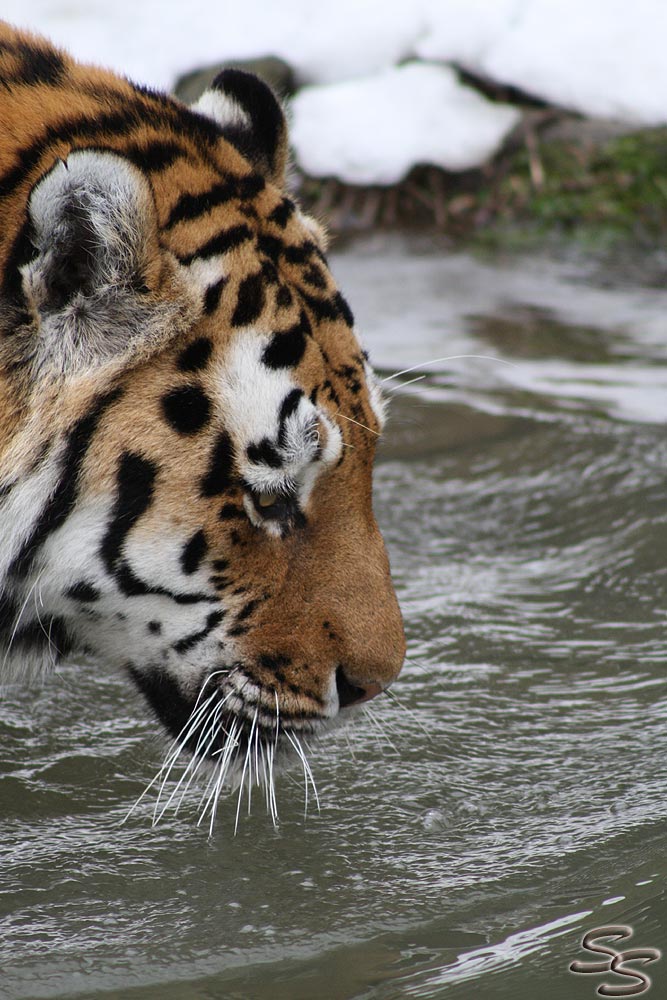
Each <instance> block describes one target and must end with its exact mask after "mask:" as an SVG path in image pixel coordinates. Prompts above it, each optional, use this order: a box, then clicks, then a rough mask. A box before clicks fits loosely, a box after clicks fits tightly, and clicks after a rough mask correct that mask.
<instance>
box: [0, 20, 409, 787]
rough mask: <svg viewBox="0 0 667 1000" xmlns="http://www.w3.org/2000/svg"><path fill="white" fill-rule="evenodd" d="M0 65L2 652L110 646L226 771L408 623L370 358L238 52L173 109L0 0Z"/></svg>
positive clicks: (343, 713) (266, 756)
mask: <svg viewBox="0 0 667 1000" xmlns="http://www.w3.org/2000/svg"><path fill="white" fill-rule="evenodd" d="M0 84H1V89H0V205H1V211H2V231H1V232H0V282H1V288H0V662H1V663H2V670H1V671H0V674H1V675H2V676H3V677H4V678H5V679H7V678H10V677H11V678H12V680H13V681H16V680H17V679H18V680H20V679H21V677H23V676H24V675H26V674H30V673H32V672H34V671H41V670H43V669H45V668H48V667H49V665H52V664H57V663H58V662H59V661H60V660H61V659H62V658H70V659H74V661H75V662H79V661H80V662H81V663H87V664H88V667H87V669H96V668H97V667H99V668H100V669H102V668H112V669H116V670H120V671H121V672H123V673H124V674H125V675H127V676H128V677H129V678H130V679H131V682H132V683H133V684H134V685H135V686H136V688H137V689H138V691H139V692H140V694H141V696H143V698H144V699H145V700H146V703H147V708H148V711H149V712H150V713H151V714H152V716H153V717H155V718H156V721H157V723H158V726H159V731H162V732H165V733H166V735H167V736H171V737H172V738H173V739H174V741H176V743H177V752H178V754H183V755H185V756H186V757H187V759H189V760H192V761H197V762H199V763H201V762H209V763H210V762H211V761H215V760H217V761H220V760H224V762H225V766H226V767H227V768H228V774H226V776H225V781H227V779H228V778H229V776H230V775H232V774H233V773H237V772H238V771H239V770H241V769H242V768H245V767H246V766H248V764H249V763H250V766H252V760H253V758H254V760H255V762H257V761H258V760H259V759H260V758H261V760H262V765H263V767H264V766H265V764H266V763H267V762H268V763H269V764H272V763H274V762H277V761H278V760H279V759H282V758H285V759H287V760H289V759H292V760H294V759H295V757H296V755H297V754H298V755H299V756H301V753H302V748H301V744H302V741H303V739H304V738H308V737H311V736H313V737H318V736H320V735H321V734H322V733H324V732H326V731H327V729H330V728H332V726H334V724H335V722H336V720H339V721H340V720H343V721H344V720H345V719H346V718H347V717H348V716H352V715H355V714H358V713H355V712H353V711H351V710H352V709H353V708H354V707H355V706H358V705H361V704H363V703H365V702H367V701H368V700H369V699H371V698H373V697H375V696H377V695H379V694H380V693H381V692H383V691H386V690H387V688H388V687H389V685H390V684H392V683H393V681H395V679H396V678H397V676H398V674H399V671H400V669H401V666H402V663H403V660H404V656H405V637H404V629H403V623H402V618H401V613H400V610H399V606H398V602H397V598H396V595H395V591H394V588H393V585H392V580H391V574H390V567H389V562H388V557H387V553H386V549H385V545H384V542H383V539H382V536H381V534H380V531H379V529H378V526H377V523H376V521H375V518H374V513H373V505H372V473H373V462H374V454H375V449H376V444H377V440H378V438H379V436H380V434H381V431H382V428H383V424H384V419H385V417H384V404H383V398H382V392H381V386H380V381H379V379H378V377H377V375H376V374H375V373H374V372H373V370H372V368H371V366H370V363H369V361H368V355H367V353H366V352H365V351H364V350H363V349H362V347H361V343H360V340H359V339H358V336H357V333H356V332H355V327H354V319H353V315H352V312H351V310H350V307H349V305H348V304H347V302H346V300H345V298H344V297H343V295H342V293H341V292H340V291H339V289H338V287H337V285H336V283H335V281H334V279H333V277H332V275H331V272H330V270H329V266H328V263H327V257H326V251H327V242H326V233H325V229H324V227H323V226H322V224H320V223H319V222H318V221H316V220H315V219H313V218H311V217H309V216H308V215H307V214H306V213H305V212H304V211H303V210H302V209H301V208H300V207H299V205H298V203H297V201H296V199H295V197H294V195H293V194H292V193H290V192H291V189H290V187H289V184H288V175H289V150H288V134H287V126H286V117H285V113H284V111H283V108H282V106H281V103H280V101H279V100H278V98H277V97H276V96H275V94H274V93H273V91H272V90H271V89H270V88H269V86H268V85H267V84H265V83H264V82H262V81H261V80H260V79H259V78H258V77H256V76H254V75H252V74H250V73H247V72H244V71H242V70H240V69H225V70H223V71H222V72H221V73H220V74H219V75H218V76H217V77H216V79H215V80H214V82H213V84H212V85H211V86H210V88H209V89H208V90H207V91H206V92H205V93H204V94H203V95H202V96H201V97H200V98H199V99H198V100H197V101H196V103H194V104H193V105H191V106H186V105H185V104H183V103H181V102H180V101H179V100H177V99H176V98H175V97H173V96H170V95H168V94H166V93H161V92H157V91H155V90H153V89H150V88H148V87H145V86H141V85H137V84H135V83H132V82H130V81H129V80H127V79H125V78H123V77H121V76H119V75H117V74H115V73H114V72H111V71H109V70H106V69H102V68H98V67H94V66H88V65H83V64H81V63H79V62H77V61H75V60H74V59H73V58H72V57H71V56H70V55H68V54H67V53H66V52H65V51H63V50H61V49H59V48H57V47H54V46H53V45H52V44H51V43H50V42H48V41H47V40H45V39H43V38H41V37H38V36H36V35H33V34H32V33H29V32H23V31H19V30H15V29H13V28H12V27H10V26H9V25H7V24H5V23H0ZM274 758H275V760H274ZM221 767H222V765H220V768H221ZM237 778H238V773H237ZM230 780H231V779H230ZM221 781H222V772H221V773H220V781H219V783H220V782H221Z"/></svg>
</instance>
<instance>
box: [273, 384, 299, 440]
mask: <svg viewBox="0 0 667 1000" xmlns="http://www.w3.org/2000/svg"><path fill="white" fill-rule="evenodd" d="M302 396H303V389H292V391H291V392H288V393H287V395H286V396H285V398H284V399H283V401H282V403H281V405H280V413H279V415H278V426H279V430H278V444H279V445H280V447H281V448H282V447H283V445H284V444H285V435H286V433H287V426H286V421H287V419H288V417H291V416H292V414H293V413H294V412H295V410H296V409H297V407H298V405H299V403H300V402H301V398H302Z"/></svg>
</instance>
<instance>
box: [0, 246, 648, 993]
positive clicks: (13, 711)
mask: <svg viewBox="0 0 667 1000" xmlns="http://www.w3.org/2000/svg"><path fill="white" fill-rule="evenodd" d="M334 269H335V270H336V271H337V272H338V273H339V275H340V279H341V283H343V284H344V285H345V287H346V290H347V291H348V293H349V296H350V298H351V300H352V302H353V303H354V302H355V301H356V304H357V314H358V320H359V325H360V328H361V329H362V330H363V331H365V334H366V341H367V345H368V346H369V348H370V351H371V356H372V357H373V358H374V360H375V361H376V363H377V364H378V365H379V366H380V368H381V369H382V370H383V372H384V374H385V375H389V374H392V373H393V372H395V371H397V370H398V369H400V368H407V367H410V366H411V365H414V364H416V363H417V362H419V361H420V360H422V361H427V360H428V359H429V358H435V357H441V356H443V355H449V354H476V355H490V354H493V355H496V356H497V357H498V358H500V359H502V360H503V361H506V362H511V364H510V365H507V364H504V365H498V364H495V363H493V362H489V361H478V360H473V359H467V360H466V359H463V360H457V361H452V362H445V363H441V364H439V365H431V366H428V365H424V366H423V368H422V369H420V370H419V371H417V372H414V373H411V374H409V375H407V376H405V378H406V379H410V378H413V377H415V376H417V375H419V374H424V375H425V376H426V377H425V378H424V379H423V380H421V381H420V382H417V383H413V384H412V385H411V386H406V387H405V388H401V387H400V386H397V385H395V382H398V381H400V380H392V381H390V382H388V383H387V385H388V386H390V387H391V388H392V392H393V396H394V398H393V401H392V408H391V412H392V420H391V423H390V429H389V432H388V436H387V441H386V444H385V445H384V447H383V450H382V453H381V458H380V463H379V466H378V475H377V481H376V507H377V512H378V516H379V519H380V521H381V523H382V524H383V527H384V530H385V533H386V536H387V539H388V542H389V547H390V551H391V556H392V565H393V570H394V575H395V578H396V582H397V587H398V590H399V594H400V597H401V602H402V605H403V609H404V614H405V619H406V626H407V632H408V637H409V647H410V653H409V659H408V661H407V663H406V667H405V669H404V673H403V675H402V678H401V680H400V681H399V683H398V684H397V685H396V688H395V695H394V697H392V698H388V699H386V700H385V701H384V703H380V704H374V705H372V706H369V707H368V708H367V709H366V715H364V716H363V717H362V718H361V719H360V720H359V721H358V723H357V724H356V725H355V726H354V727H352V728H351V729H350V730H349V731H340V732H337V733H335V734H334V735H333V736H332V737H331V738H330V739H329V740H327V741H326V742H324V743H322V744H320V745H318V746H317V747H315V748H314V749H313V756H312V763H313V769H314V772H315V777H316V779H317V782H318V788H319V789H320V797H321V801H322V809H321V813H320V814H319V815H318V814H313V813H312V812H311V813H310V814H309V816H308V818H307V819H306V820H304V818H303V799H304V793H303V788H302V786H301V785H300V783H299V780H298V774H297V772H296V771H295V772H294V773H293V774H286V775H284V776H283V778H282V779H281V787H280V789H279V792H280V796H279V803H278V804H279V808H280V815H281V824H280V826H279V827H278V829H277V830H275V831H274V830H273V829H272V826H271V823H270V820H269V819H267V817H265V816H263V815H262V814H261V810H260V809H258V810H257V811H256V812H255V811H253V815H251V816H250V817H247V816H246V817H245V818H244V817H242V819H241V823H240V826H239V833H238V836H237V837H236V838H234V837H232V836H231V834H232V832H233V821H234V809H232V810H230V815H228V816H227V817H224V816H223V817H222V821H221V823H220V827H219V829H218V834H217V836H215V837H214V838H213V839H212V840H211V841H208V840H207V838H206V834H205V832H204V831H201V830H198V829H197V828H196V826H195V825H194V823H193V822H192V820H193V813H192V812H191V813H190V814H188V813H187V812H186V811H185V810H184V811H183V814H181V813H179V815H178V817H173V816H169V815H167V816H165V819H164V821H163V824H162V825H160V826H158V827H156V828H152V827H151V826H150V811H148V812H146V813H143V814H142V813H141V811H140V810H139V811H138V813H137V815H136V816H134V817H133V818H132V820H131V821H130V822H129V823H128V824H127V825H126V826H123V827H121V826H119V822H120V819H121V818H122V816H123V815H124V813H125V811H126V809H127V807H128V806H129V805H130V804H131V802H132V801H133V800H134V798H136V796H137V795H138V794H139V792H140V791H141V789H142V787H143V785H144V784H145V783H146V781H147V780H148V779H149V778H150V777H151V774H152V772H153V771H154V769H155V767H156V765H157V764H159V760H160V757H161V753H162V746H161V744H160V743H159V741H157V740H156V739H155V738H154V736H153V735H152V734H153V729H154V727H153V723H152V722H151V721H149V720H148V719H147V718H146V716H145V715H144V711H143V708H142V706H141V705H140V704H139V701H138V699H137V698H136V697H135V695H134V693H133V692H132V691H131V690H130V689H129V687H128V686H127V684H126V682H125V681H124V679H123V678H121V677H118V676H110V675H103V674H100V673H99V672H98V670H97V669H96V668H95V666H94V665H93V664H84V665H80V666H74V665H72V666H68V667H65V668H63V669H62V670H61V671H60V673H59V675H58V676H57V677H55V678H51V679H49V680H48V681H47V682H46V683H45V685H44V686H43V687H39V688H33V689H31V690H29V691H26V690H12V691H9V692H8V693H7V695H6V697H5V699H4V701H3V702H2V703H0V746H1V747H2V750H1V753H2V770H1V777H0V893H1V894H0V919H1V921H2V923H1V928H2V933H1V934H0V963H1V964H2V967H3V989H5V991H6V993H7V996H8V997H19V996H63V995H67V994H70V993H74V992H76V991H77V990H78V991H79V992H86V991H87V993H88V994H90V995H96V992H97V991H101V990H103V989H109V990H115V991H116V993H115V994H105V995H115V996H117V997H121V996H122V997H127V996H130V997H131V996H134V995H136V996H137V997H143V998H146V1000H147V998H148V997H153V996H154V997H156V998H157V997H174V998H176V997H182V996H184V995H186V994H185V993H184V990H185V989H186V988H185V987H183V986H182V985H181V983H182V981H184V980H188V981H190V985H189V986H188V987H187V995H188V996H193V997H199V996H201V997H218V996H219V997H229V996H243V997H246V996H250V995H252V996H262V995H267V996H268V995H271V996H272V997H285V998H288V997H289V998H290V1000H295V998H299V997H304V998H305V997H308V998H312V997H313V996H318V997H332V998H333V997H342V996H345V997H348V996H358V997H364V998H366V997H369V998H370V997H374V998H391V997H395V996H397V995H406V996H419V997H431V996H432V997H436V996H441V995H444V994H445V993H446V994H447V995H450V993H451V994H452V995H460V996H462V997H469V996H470V995H472V994H471V990H474V995H476V996H477V995H479V996H493V997H496V996H497V997H508V998H510V997H512V998H515V997H526V998H528V997H531V998H532V997H534V996H536V995H538V990H539V995H540V996H541V997H542V998H543V1000H550V998H551V997H553V998H556V997H558V998H561V997H563V996H568V995H570V993H571V991H573V989H574V987H573V985H572V980H571V978H570V974H569V973H568V971H567V969H568V965H569V962H570V961H571V960H572V959H573V958H576V956H577V949H578V942H579V941H580V939H581V932H582V928H583V929H584V930H585V929H587V928H589V927H594V926H597V925H600V924H604V923H627V924H634V926H635V931H636V934H635V936H636V937H637V938H638V939H639V938H641V942H642V944H643V945H646V946H653V947H659V946H660V945H661V943H662V944H663V947H664V940H663V942H661V941H660V940H659V935H660V934H662V935H663V938H664V927H665V924H666V923H667V900H666V899H665V892H664V890H663V888H662V885H663V879H664V874H665V867H664V857H665V853H666V848H667V833H666V832H665V821H666V819H667V794H666V781H665V774H666V773H667V682H666V680H665V661H666V659H667V638H666V635H665V619H666V612H665V608H666V607H667V560H666V559H665V553H667V512H666V511H665V469H666V468H667V437H666V436H665V433H664V427H663V426H662V424H661V421H662V420H664V418H665V416H666V415H667V402H666V401H667V393H666V392H665V390H666V389H667V294H665V293H663V292H661V291H659V290H656V289H655V288H653V287H651V288H649V287H646V288H640V287H637V286H635V285H630V284H628V283H627V282H625V283H623V282H622V281H620V280H616V277H615V275H614V274H612V275H611V278H610V277H609V272H608V271H601V270H599V268H598V269H597V270H596V268H594V267H593V265H586V266H583V265H582V263H581V261H574V260H566V261H564V262H563V261H559V262H553V261H547V260H543V259H539V258H532V259H530V260H529V261H526V260H513V261H507V260H498V261H492V260H486V261H483V262H479V261H476V260H474V259H472V258H470V257H466V256H462V255H450V256H445V255H443V254H442V253H440V252H437V251H436V250H433V251H429V248H428V247H427V246H426V245H422V244H420V243H419V242H415V243H414V244H412V245H403V244H398V243H396V244H390V245H389V246H383V245H382V244H380V243H379V242H374V241H367V242H366V243H364V244H357V245H356V246H353V247H351V248H349V249H348V250H347V251H346V252H344V253H342V254H341V255H339V257H338V258H337V259H336V260H335V262H334ZM652 283H653V282H652ZM257 804H258V805H260V803H259V801H258V802H257ZM610 900H612V902H610ZM613 900H615V901H613ZM605 901H606V902H607V905H606V906H605V905H603V904H604V903H605ZM267 963H268V964H267ZM652 975H653V979H654V984H655V986H654V989H655V990H656V995H661V994H660V992H659V990H660V982H661V980H660V975H661V970H660V969H658V967H657V966H656V971H655V972H653V971H652ZM662 975H663V977H664V975H665V974H664V973H662ZM193 980H197V983H196V984H194V983H193ZM664 981H665V980H664V978H663V980H662V982H663V983H664ZM150 984H153V985H150ZM131 987H136V988H137V992H136V993H133V992H131ZM663 988H664V987H663ZM573 995H574V994H573ZM582 995H583V994H582Z"/></svg>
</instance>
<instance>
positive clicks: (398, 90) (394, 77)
mask: <svg viewBox="0 0 667 1000" xmlns="http://www.w3.org/2000/svg"><path fill="white" fill-rule="evenodd" d="M292 109H293V115H294V120H293V124H292V129H291V135H292V144H293V146H294V149H295V151H296V154H297V159H298V162H299V164H300V166H301V167H302V168H303V169H304V170H305V171H306V173H308V174H311V175H312V176H315V177H326V176H327V175H329V174H332V173H334V172H336V173H339V174H341V175H342V176H344V177H345V179H346V180H347V181H348V182H350V183H352V184H394V183H396V182H397V181H400V180H401V178H403V177H404V176H405V174H407V173H408V171H409V170H410V168H411V167H412V166H413V164H415V163H434V164H437V165H438V166H441V167H445V168H446V169H447V170H466V169H468V168H470V167H475V166H477V165H478V164H480V163H483V162H484V161H485V160H487V159H488V158H489V157H490V156H491V155H492V154H493V153H494V152H495V151H496V150H497V148H498V147H499V145H500V143H501V142H502V140H503V139H504V138H505V136H506V135H507V133H508V132H509V131H510V130H511V129H512V128H513V127H514V125H515V124H516V123H517V122H518V120H519V113H518V112H517V111H516V109H514V108H510V107H507V106H505V105H500V104H492V103H491V102H490V101H487V100H486V99H485V98H483V97H481V96H480V95H479V94H478V93H476V92H475V91H474V90H471V89H470V88H469V87H463V86H461V84H460V83H459V82H458V80H457V77H456V74H455V73H454V72H453V71H452V70H451V69H449V68H448V67H446V66H433V65H427V64H425V63H410V64H408V65H405V66H399V67H396V68H391V69H385V70H383V71H382V72H380V73H376V74H374V75H373V76H367V77H365V78H363V79H355V80H345V81H343V82H342V83H336V84H329V85H328V86H320V87H306V88H304V89H303V90H302V91H300V93H298V94H297V95H296V97H295V99H294V101H293V103H292ZM334 165H335V171H334V170H333V169H332V167H333V166H334Z"/></svg>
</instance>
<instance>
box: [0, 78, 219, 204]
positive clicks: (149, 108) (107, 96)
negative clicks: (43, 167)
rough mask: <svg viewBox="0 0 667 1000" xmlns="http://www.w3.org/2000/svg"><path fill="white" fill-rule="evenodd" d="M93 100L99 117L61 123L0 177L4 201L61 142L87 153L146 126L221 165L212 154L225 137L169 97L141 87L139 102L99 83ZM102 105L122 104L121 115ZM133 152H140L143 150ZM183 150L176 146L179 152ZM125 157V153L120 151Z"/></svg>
mask: <svg viewBox="0 0 667 1000" xmlns="http://www.w3.org/2000/svg"><path fill="white" fill-rule="evenodd" d="M81 89H82V90H83V91H84V92H86V93H88V94H89V96H91V97H92V98H94V99H95V100H97V101H99V102H100V111H99V113H98V114H81V115H77V116H76V117H75V118H71V119H70V120H69V121H60V122H58V123H56V124H54V125H49V126H47V127H46V128H45V129H44V130H43V132H42V135H41V136H40V137H38V138H36V139H34V140H33V141H32V142H31V143H30V144H29V145H27V146H24V147H23V149H21V150H18V151H17V162H16V164H15V166H14V167H12V168H11V169H10V170H8V171H7V172H6V173H5V174H4V176H2V177H0V198H5V197H7V195H9V194H11V193H12V191H13V190H14V189H15V188H16V187H17V186H18V185H19V184H20V183H21V182H22V181H23V180H25V178H26V176H27V175H28V174H29V173H30V172H31V171H32V170H33V169H34V168H35V167H36V166H37V164H38V163H39V162H40V160H41V158H42V156H43V155H44V153H45V152H47V151H48V149H49V148H50V147H51V146H53V145H54V144H55V143H56V142H73V143H76V145H77V146H79V147H81V148H84V147H87V146H89V145H90V144H91V142H94V141H95V140H96V139H99V138H100V137H102V138H104V137H105V136H106V137H108V138H118V137H119V136H127V135H129V133H130V132H131V131H133V130H134V129H135V128H143V127H146V126H149V127H152V128H155V129H156V130H159V129H165V130H172V129H173V131H174V133H175V135H177V136H178V137H179V138H182V137H184V136H185V137H186V138H188V139H190V140H191V141H192V142H193V143H194V144H195V145H196V146H197V149H198V152H199V153H200V154H201V155H202V156H204V157H205V158H206V159H207V160H208V161H209V162H210V163H211V165H215V164H214V162H213V160H212V157H211V154H212V152H213V150H214V149H215V147H216V146H217V145H218V144H219V142H220V138H221V131H220V129H219V127H218V126H217V125H216V124H215V122H213V121H212V120H211V119H208V118H205V117H203V116H202V115H197V114H194V113H193V112H191V111H190V110H189V109H188V108H186V107H184V106H183V105H181V104H179V103H177V102H176V101H173V100H172V99H171V98H169V97H167V96H166V95H164V94H160V93H156V92H152V91H149V90H142V89H141V88H139V87H135V90H136V91H137V95H138V96H137V97H136V98H132V97H128V96H127V94H124V93H122V92H121V91H118V90H116V89H114V88H113V87H107V88H104V87H103V86H100V84H99V83H95V84H90V85H89V86H83V87H82V88H81ZM102 101H106V104H107V107H108V106H109V105H110V104H118V105H119V110H114V111H107V112H104V111H102V107H103V105H102ZM133 148H136V149H139V148H140V147H139V146H138V145H135V146H134V147H133ZM176 151H178V154H179V155H180V147H177V146H175V147H174V152H176ZM116 152H118V153H119V154H120V155H122V154H123V151H122V149H119V150H116Z"/></svg>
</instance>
